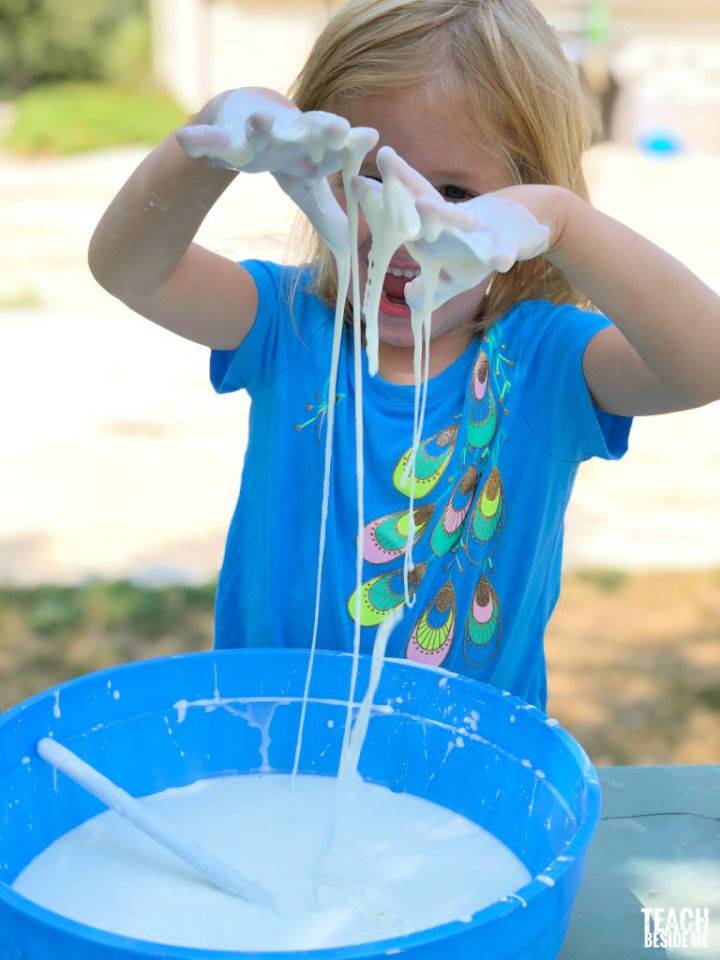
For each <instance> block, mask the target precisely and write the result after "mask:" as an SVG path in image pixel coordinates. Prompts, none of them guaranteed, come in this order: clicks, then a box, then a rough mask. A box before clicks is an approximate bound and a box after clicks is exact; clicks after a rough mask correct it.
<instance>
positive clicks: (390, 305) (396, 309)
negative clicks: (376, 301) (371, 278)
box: [380, 273, 413, 320]
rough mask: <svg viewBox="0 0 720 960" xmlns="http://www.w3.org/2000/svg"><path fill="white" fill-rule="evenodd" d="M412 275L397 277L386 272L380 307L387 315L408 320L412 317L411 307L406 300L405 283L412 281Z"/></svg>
mask: <svg viewBox="0 0 720 960" xmlns="http://www.w3.org/2000/svg"><path fill="white" fill-rule="evenodd" d="M412 279H413V278H412V277H396V276H393V275H392V274H391V273H386V274H385V278H384V280H383V289H382V295H381V297H380V309H381V310H382V312H383V313H384V314H386V316H390V317H398V318H400V319H403V320H406V319H409V318H410V307H409V306H408V305H407V303H406V301H405V285H406V284H408V283H410V282H411V281H412Z"/></svg>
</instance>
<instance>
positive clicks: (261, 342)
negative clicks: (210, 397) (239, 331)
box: [210, 260, 302, 393]
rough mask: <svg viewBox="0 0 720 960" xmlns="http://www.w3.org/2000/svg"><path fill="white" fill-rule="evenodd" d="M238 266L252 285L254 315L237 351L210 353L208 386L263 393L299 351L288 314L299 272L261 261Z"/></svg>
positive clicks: (245, 261) (294, 329)
mask: <svg viewBox="0 0 720 960" xmlns="http://www.w3.org/2000/svg"><path fill="white" fill-rule="evenodd" d="M240 266H242V267H244V268H245V270H247V272H248V273H249V274H250V276H251V277H252V278H253V280H254V281H255V286H256V288H257V294H258V309H257V315H256V317H255V321H254V323H253V325H252V326H251V327H250V330H249V331H248V333H247V334H246V336H245V338H244V340H243V341H242V343H241V344H240V346H239V347H237V348H236V349H235V350H213V351H212V352H211V354H210V382H211V383H212V385H213V387H214V388H215V390H216V391H217V392H218V393H230V392H231V391H233V390H240V389H242V388H244V389H246V390H248V391H249V392H250V393H252V392H254V391H256V390H261V389H263V387H266V386H268V385H269V384H270V383H272V381H273V379H274V378H275V377H276V376H277V375H278V374H279V373H280V372H282V371H283V370H285V369H287V368H288V367H289V366H290V365H291V364H292V362H293V360H294V358H295V356H296V355H297V353H298V352H299V350H300V349H301V348H302V340H301V337H300V335H299V332H298V329H297V326H296V325H295V324H294V322H293V314H292V313H291V310H290V303H291V300H292V298H293V296H294V294H295V293H296V290H297V287H298V282H299V280H300V277H299V275H298V274H299V270H298V268H297V267H289V266H282V265H280V264H277V263H270V262H267V261H264V260H243V261H241V263H240Z"/></svg>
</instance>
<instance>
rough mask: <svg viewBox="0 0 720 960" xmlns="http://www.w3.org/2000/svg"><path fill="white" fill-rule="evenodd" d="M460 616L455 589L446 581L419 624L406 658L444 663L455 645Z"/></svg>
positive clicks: (411, 635)
mask: <svg viewBox="0 0 720 960" xmlns="http://www.w3.org/2000/svg"><path fill="white" fill-rule="evenodd" d="M456 618H457V602H456V599H455V588H454V587H453V585H452V582H451V581H450V580H446V581H445V583H444V584H443V586H442V587H441V588H440V590H439V591H438V592H437V593H436V594H435V596H434V597H433V599H432V600H431V601H430V603H429V604H428V605H427V606H426V607H425V609H424V610H423V612H422V613H421V615H420V617H419V619H418V621H417V623H416V624H415V628H414V629H413V632H412V633H411V634H410V639H409V640H408V643H407V647H406V649H405V657H406V658H407V659H408V660H413V661H414V662H415V663H424V664H427V665H429V666H433V667H437V666H440V664H441V663H442V662H443V661H444V660H445V658H446V657H447V655H448V653H449V652H450V648H451V647H452V641H453V635H454V633H455V620H456Z"/></svg>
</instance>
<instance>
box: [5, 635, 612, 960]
mask: <svg viewBox="0 0 720 960" xmlns="http://www.w3.org/2000/svg"><path fill="white" fill-rule="evenodd" d="M307 659H308V655H307V652H306V651H300V650H265V649H262V650H260V649H252V650H234V651H222V652H213V653H201V654H191V655H187V656H178V657H167V658H162V659H158V660H149V661H143V662H140V663H133V664H129V665H126V666H121V667H115V668H112V669H110V670H103V671H100V672H98V673H93V674H90V675H88V676H85V677H81V678H80V679H78V680H72V681H70V682H68V683H65V684H62V685H61V686H59V687H57V688H56V689H53V690H48V691H46V692H45V693H41V694H38V695H37V696H35V697H32V698H31V699H30V700H27V701H25V702H24V703H21V704H19V705H18V706H17V707H14V708H13V709H12V710H10V711H8V712H7V713H5V714H4V715H2V716H0V957H1V958H6V957H12V958H13V960H47V958H48V957H52V958H60V960H66V958H67V960H120V958H122V960H130V958H140V957H142V958H149V957H164V958H168V960H173V958H178V960H179V958H183V960H231V958H232V960H238V958H239V957H245V958H251V957H252V958H256V960H281V958H284V960H289V958H299V957H302V958H305V960H315V958H317V960H331V958H332V960H340V958H343V960H345V958H360V957H384V956H385V955H386V954H387V952H388V951H390V952H391V953H392V954H402V955H403V956H405V957H408V958H412V960H427V958H437V960H468V958H471V957H475V958H479V957H482V958H483V960H552V958H554V957H556V956H557V953H558V951H559V949H560V946H561V943H562V940H563V938H564V936H565V932H566V930H567V926H568V922H569V919H570V912H571V909H572V904H573V900H574V898H575V895H576V893H577V888H578V884H579V882H580V876H581V872H582V869H583V864H584V859H585V853H586V850H587V847H588V844H589V842H590V840H591V838H592V835H593V833H594V831H595V828H596V826H597V822H598V818H599V813H600V786H599V783H598V779H597V775H596V773H595V770H594V768H593V766H592V764H591V763H590V761H589V759H588V757H587V755H586V754H585V752H584V751H583V749H582V748H581V747H580V746H579V745H578V744H577V742H576V741H575V740H574V739H573V738H572V737H571V736H570V735H569V734H568V733H566V732H565V731H564V730H562V729H560V728H559V727H557V726H556V725H553V724H552V723H548V722H547V717H546V716H545V714H543V713H541V712H540V711H539V710H537V709H536V708H535V707H532V706H529V705H527V704H525V703H523V701H521V700H519V699H517V698H516V697H513V696H510V695H509V694H506V693H503V691H500V690H498V689H496V688H495V687H491V686H488V685H486V684H482V683H478V682H476V681H473V680H469V679H467V678H465V677H459V676H457V675H455V674H448V673H446V672H445V671H442V670H431V669H427V668H424V667H419V666H414V665H412V664H411V663H409V662H407V661H404V660H402V661H400V660H389V661H387V663H386V666H385V668H384V670H383V675H382V680H381V683H380V687H379V689H378V692H377V695H376V697H375V703H376V704H385V703H387V702H390V703H391V704H392V705H393V708H394V709H393V710H392V712H389V713H388V712H385V713H382V712H378V713H375V714H374V715H373V717H372V719H371V722H370V726H369V731H368V737H367V741H366V745H365V749H364V750H363V754H362V758H361V762H360V772H361V773H362V775H363V777H365V779H366V780H369V781H372V782H374V783H379V784H383V785H384V786H387V787H389V788H390V789H392V790H396V791H403V792H407V793H411V794H415V795H417V796H421V797H425V798H427V799H428V800H432V801H434V802H435V803H438V804H441V805H442V806H444V807H448V808H449V809H451V810H454V811H456V812H457V813H460V814H462V815H463V816H466V817H468V818H469V819H471V820H473V821H475V822H476V823H478V824H480V825H481V826H482V827H484V828H485V829H487V830H489V831H490V832H491V833H493V834H495V835H496V836H497V837H499V839H500V840H502V842H503V843H505V844H506V845H507V846H508V847H510V849H511V850H513V851H514V853H515V854H517V856H518V857H520V859H521V860H522V861H523V862H524V863H525V864H526V866H527V867H528V869H529V871H530V873H531V875H532V877H533V879H532V880H531V882H530V883H528V884H527V885H526V886H525V887H523V888H522V889H520V890H518V891H517V893H516V894H514V895H512V896H511V897H508V898H505V899H504V900H501V901H498V902H497V903H494V904H492V905H491V906H488V907H486V908H485V909H483V910H479V911H478V912H477V913H476V914H475V915H474V916H473V917H472V920H471V921H470V922H459V921H458V922H452V923H447V924H443V925H442V926H438V927H433V928H431V929H428V930H423V931H421V932H419V933H414V934H410V935H406V936H403V937H397V938H395V939H392V940H383V941H376V942H373V943H366V944H361V945H357V946H347V947H340V948H332V949H324V950H310V951H297V952H272V953H271V952H246V953H239V952H236V951H235V952H229V951H220V950H198V949H194V948H185V947H175V946H164V945H162V944H157V943H150V942H148V941H144V940H136V939H133V938H129V937H122V936H119V935H117V934H112V933H105V932H103V931H101V930H97V929H95V928H93V927H89V926H85V925H83V924H80V923H76V922H75V921H73V920H69V919H67V918H65V917H62V916H60V915H59V914H56V913H53V912H52V911H50V910H46V909H44V908H43V907H40V906H38V905H36V904H34V903H32V902H31V901H30V900H27V899H26V898H25V897H22V896H20V895H19V894H17V893H15V892H14V891H13V890H12V889H11V888H10V886H9V884H11V883H12V881H13V880H14V878H15V877H16V876H17V875H18V874H19V873H20V871H21V870H22V869H23V867H25V865H26V864H27V863H28V862H29V861H30V860H31V859H32V858H33V857H35V856H36V855H37V854H38V853H40V851H41V850H43V849H45V847H47V846H48V845H49V844H50V843H51V842H52V841H53V840H55V839H56V838H57V837H59V836H60V835H62V834H63V833H65V832H67V831H68V830H71V829H72V828H73V827H76V826H77V825H78V824H80V823H82V822H83V821H85V820H87V819H88V818H89V817H93V816H95V815H96V814H98V813H100V812H101V811H102V809H103V807H102V805H101V804H100V803H99V802H98V801H96V800H94V799H93V798H92V797H90V796H89V795H87V794H86V793H85V792H84V791H83V790H81V789H80V788H79V787H77V786H76V785H75V784H74V783H72V782H71V781H69V780H67V779H66V778H65V777H64V776H63V775H62V774H58V776H57V789H56V790H55V789H53V771H52V770H51V769H50V768H49V767H48V765H47V764H46V763H44V762H43V761H42V760H40V758H39V757H38V756H37V754H36V753H35V744H36V743H37V741H38V740H39V739H40V738H41V737H45V736H50V735H53V736H55V737H56V738H57V739H58V740H59V741H60V742H62V743H64V744H65V745H67V746H68V747H69V748H70V749H71V750H73V751H75V752H76V753H77V754H79V755H80V756H81V757H82V758H83V759H85V760H87V761H88V762H89V763H91V764H96V765H97V767H98V768H99V769H100V770H101V771H102V772H103V773H105V774H106V775H107V776H109V777H110V778H111V779H112V780H114V781H115V782H116V783H119V784H121V785H122V786H124V787H125V788H126V789H127V790H128V791H129V792H130V793H132V794H134V795H135V796H142V795H145V794H150V793H155V792H157V791H160V790H165V789H166V788H168V787H179V786H184V785H187V784H191V783H193V782H194V781H196V780H198V779H203V778H206V777H216V776H222V775H227V774H230V773H250V772H256V771H258V770H259V769H260V768H263V769H267V764H268V763H269V766H270V768H271V769H272V770H274V771H278V772H289V771H290V769H291V768H292V761H293V755H294V749H295V737H296V731H297V727H298V720H299V715H300V699H301V697H302V691H303V684H304V680H305V668H306V665H307ZM350 665H351V658H350V657H349V656H348V655H347V654H340V653H330V652H324V651H323V652H319V653H318V654H317V658H316V665H315V670H314V673H313V682H312V686H311V691H310V694H311V704H310V706H309V708H308V713H307V720H306V735H305V738H304V746H303V753H302V757H301V762H300V770H301V772H303V773H309V774H322V775H334V773H335V771H336V769H337V764H338V759H339V754H340V745H341V740H342V733H343V725H344V719H345V706H344V704H343V701H346V700H347V691H348V687H349V677H350ZM368 672H369V659H368V658H367V657H363V658H362V662H361V664H360V673H359V681H358V688H357V689H358V695H359V696H360V695H361V694H362V691H363V690H364V689H365V686H366V683H367V677H368ZM216 689H219V691H220V697H221V698H223V699H227V698H239V700H240V703H236V705H235V706H234V707H233V705H232V703H231V704H229V707H230V709H226V708H224V707H223V706H218V705H217V698H216V697H215V690H216ZM398 697H399V698H401V700H400V701H398V700H397V699H396V698H398ZM181 700H187V701H195V700H201V701H202V700H204V701H206V703H205V704H197V705H192V704H191V705H190V706H189V707H188V708H187V711H186V714H185V718H184V720H183V722H182V723H178V722H177V720H178V716H177V711H176V709H175V708H174V706H173V705H174V704H176V703H177V702H178V701H181ZM207 701H211V703H209V704H208V703H207ZM212 701H215V703H214V704H213V702H212ZM249 701H252V703H251V704H250V707H249V709H245V707H244V705H246V704H248V703H249ZM274 704H277V706H275V708H274V709H273V705H274ZM238 707H240V709H241V710H242V713H243V714H244V716H239V715H238ZM471 711H476V712H477V720H476V719H475V715H474V714H472V713H471ZM166 718H167V720H168V721H170V722H171V723H172V726H173V736H172V738H171V737H169V736H168V735H167V723H166ZM468 718H469V720H470V723H469V722H468ZM328 720H333V721H334V724H333V725H332V727H328V725H327V721H328ZM268 725H269V726H268ZM473 726H475V727H476V729H475V730H473V729H472V727H473ZM263 728H266V729H268V730H269V734H270V744H269V748H267V741H266V739H264V738H263V735H262V734H263ZM458 736H462V738H463V740H464V749H454V750H450V751H448V749H447V748H448V744H449V742H450V741H451V740H452V739H455V738H456V737H458ZM181 751H182V753H181ZM537 770H540V771H542V772H544V774H545V777H544V778H543V777H542V776H538V775H537V774H536V771H537ZM433 773H434V776H431V774H433ZM538 874H543V875H544V876H545V877H546V878H551V879H552V880H553V881H554V885H548V883H547V882H544V881H541V880H538V879H536V877H537V875H538Z"/></svg>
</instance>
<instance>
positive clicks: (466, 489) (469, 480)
mask: <svg viewBox="0 0 720 960" xmlns="http://www.w3.org/2000/svg"><path fill="white" fill-rule="evenodd" d="M477 482H478V472H477V469H476V468H475V467H474V466H471V467H469V468H468V469H467V470H466V471H465V475H464V476H463V478H462V480H461V481H460V493H470V492H471V491H473V490H474V489H475V486H476V484H477Z"/></svg>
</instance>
